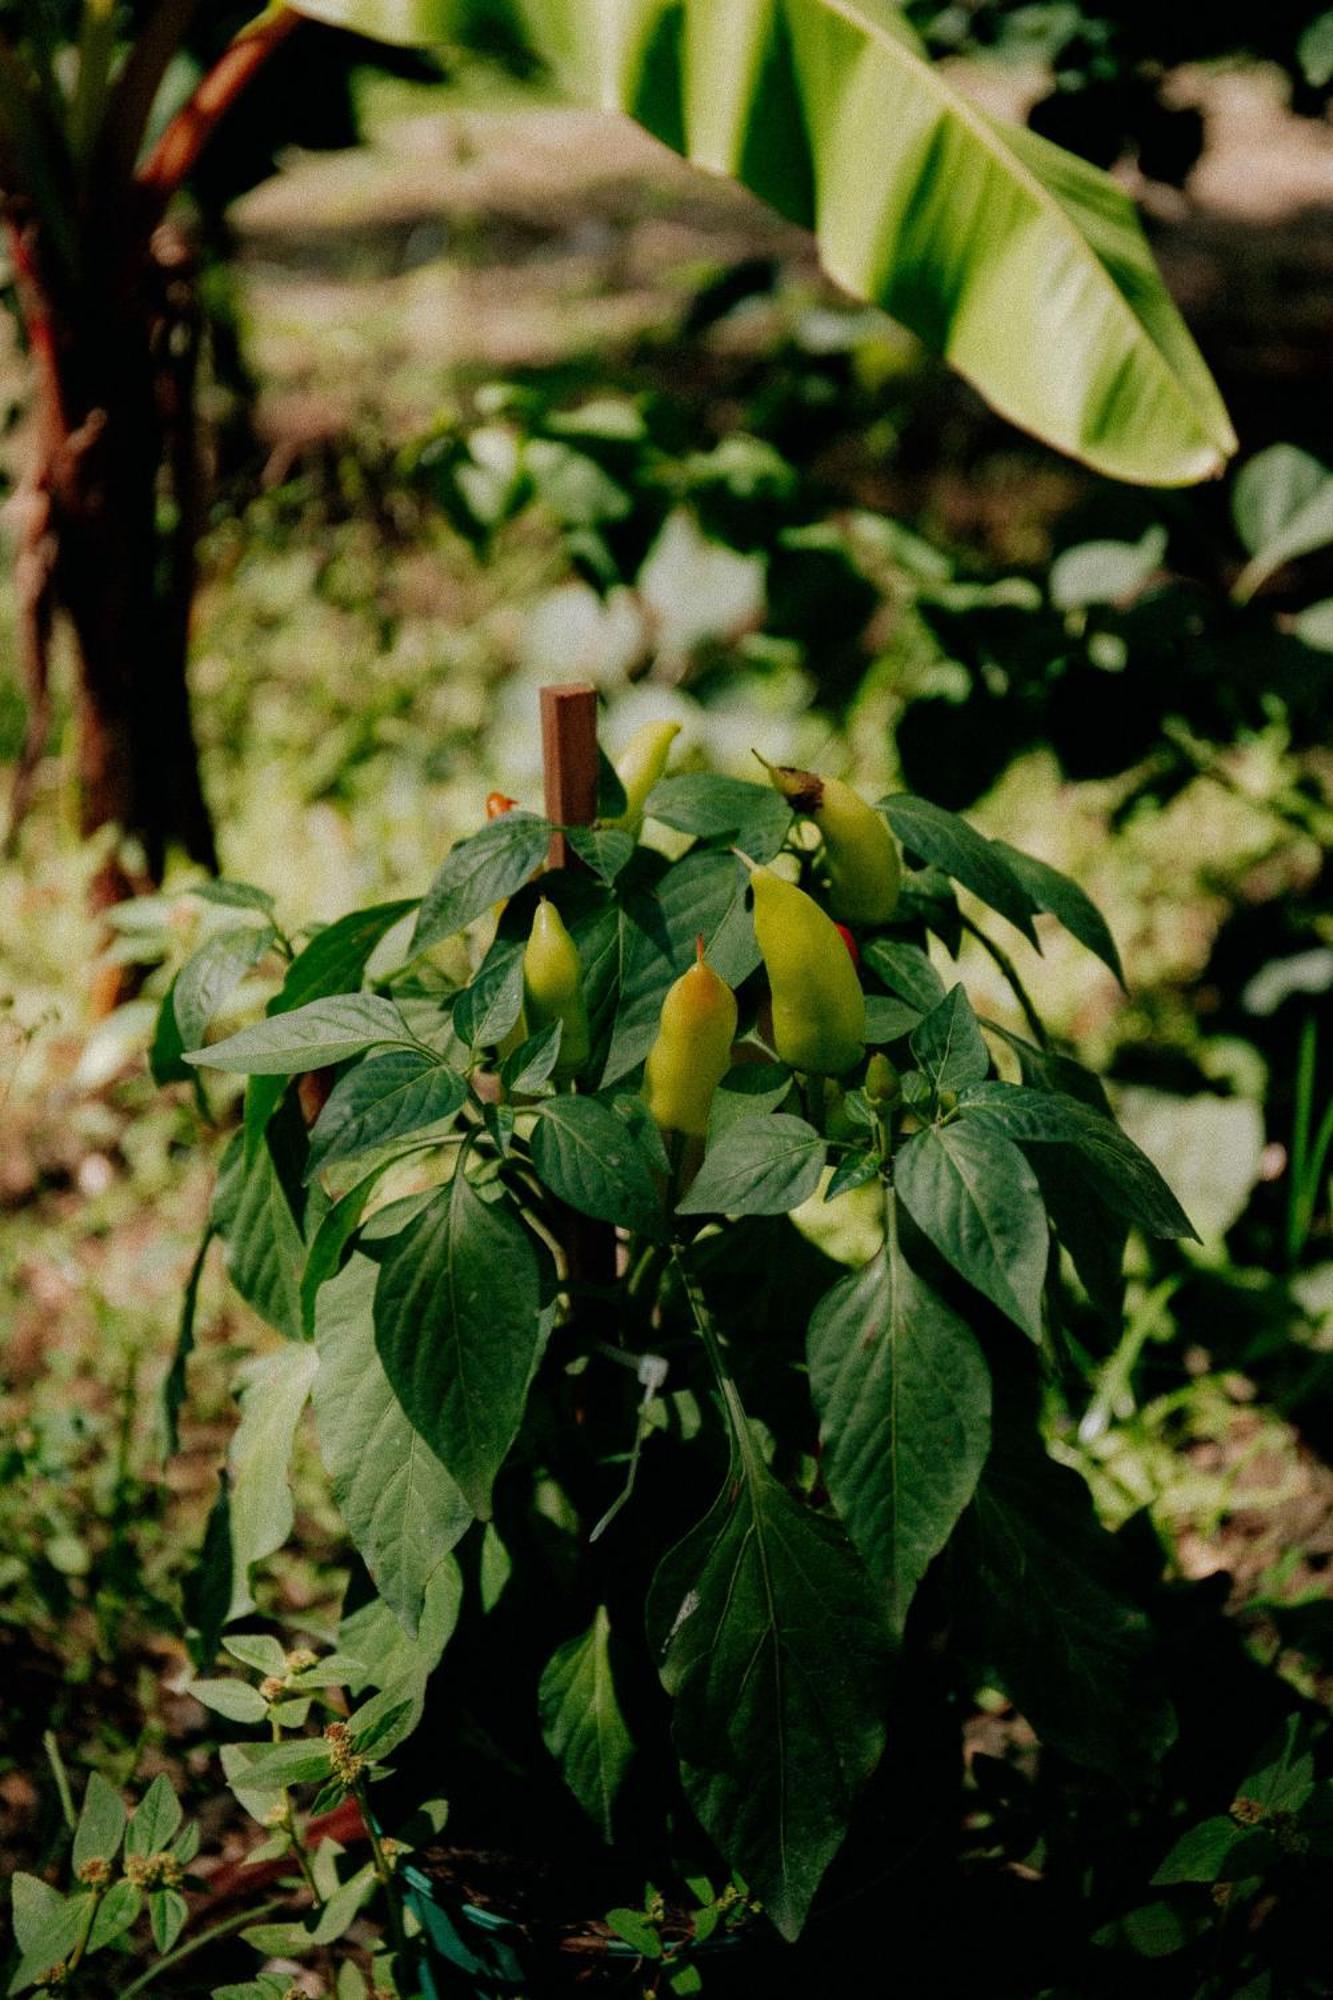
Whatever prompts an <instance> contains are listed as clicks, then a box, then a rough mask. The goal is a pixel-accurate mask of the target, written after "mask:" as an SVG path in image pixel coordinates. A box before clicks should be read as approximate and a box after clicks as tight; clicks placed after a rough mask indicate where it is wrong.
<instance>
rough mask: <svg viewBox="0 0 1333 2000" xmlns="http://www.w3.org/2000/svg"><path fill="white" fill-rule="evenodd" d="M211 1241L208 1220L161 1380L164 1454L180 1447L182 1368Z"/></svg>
mask: <svg viewBox="0 0 1333 2000" xmlns="http://www.w3.org/2000/svg"><path fill="white" fill-rule="evenodd" d="M212 1241H213V1225H212V1223H211V1222H209V1223H206V1224H205V1227H204V1233H203V1236H202V1237H201V1238H200V1241H199V1248H198V1249H197V1250H196V1251H195V1253H194V1262H193V1263H192V1264H191V1265H190V1274H189V1276H188V1277H187V1278H186V1280H185V1291H184V1294H183V1295H182V1298H181V1313H180V1319H179V1320H178V1322H177V1325H176V1344H175V1346H174V1347H173V1349H172V1351H171V1362H170V1365H169V1366H168V1368H167V1372H166V1375H165V1376H164V1377H163V1381H162V1456H163V1457H164V1458H171V1457H173V1456H174V1455H175V1453H176V1452H178V1451H179V1450H180V1413H181V1407H182V1405H183V1404H184V1402H185V1371H186V1368H187V1366H188V1364H189V1359H190V1356H191V1355H192V1354H193V1352H194V1322H195V1317H196V1315H197V1313H198V1310H199V1286H200V1284H201V1282H202V1280H203V1275H204V1263H205V1261H206V1259H207V1257H208V1252H209V1246H210V1245H211V1243H212Z"/></svg>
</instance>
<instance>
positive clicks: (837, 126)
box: [301, 0, 1235, 810]
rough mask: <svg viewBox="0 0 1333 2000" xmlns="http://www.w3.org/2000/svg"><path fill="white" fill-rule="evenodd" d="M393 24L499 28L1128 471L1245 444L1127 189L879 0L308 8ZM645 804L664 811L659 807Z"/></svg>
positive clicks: (352, 22)
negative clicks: (1027, 121) (1019, 118)
mask: <svg viewBox="0 0 1333 2000" xmlns="http://www.w3.org/2000/svg"><path fill="white" fill-rule="evenodd" d="M301 11H302V12H304V13H308V14H311V15H313V16H315V18H317V19H320V20H326V21H332V22H335V23H337V24H338V25H340V26H343V27H355V28H357V29H358V30H360V31H361V32H363V33H365V34H369V35H376V34H378V35H380V36H382V37H383V38H385V39H390V40H399V39H407V40H412V41H416V40H422V41H427V40H438V41H450V40H463V41H466V40H468V39H469V38H470V37H475V36H478V35H482V36H485V37H487V38H488V40H489V42H490V45H491V46H494V41H495V37H496V35H497V34H501V35H504V34H507V35H508V36H509V38H510V39H511V40H512V41H513V42H514V43H516V44H518V45H519V46H520V47H526V48H528V49H531V50H532V51H534V52H535V53H536V54H537V55H538V56H540V57H542V58H543V59H544V60H545V61H546V62H548V63H549V65H550V66H551V68H552V69H553V70H554V72H555V75H556V78H557V81H558V82H559V83H560V84H561V85H562V86H563V88H564V89H565V90H566V91H567V92H568V94H569V95H570V96H571V97H573V98H575V99H577V100H580V101H583V102H586V103H589V104H594V105H597V106H600V107H601V108H602V109H603V110H605V111H609V112H628V113H629V114H630V116H631V117H634V118H637V119H638V120H639V121H640V122H641V123H642V124H643V125H645V126H646V127H647V129H648V130H649V131H650V132H652V133H653V134H654V135H655V136H656V137H657V138H658V139H661V140H663V141H665V143H666V144H667V145H669V146H672V147H674V148H675V150H676V151H677V152H680V153H683V154H685V156H686V157H687V158H689V159H691V160H693V161H694V162H695V163H696V164H697V165H699V166H701V167H704V168H707V169H709V170H710V171H712V172H714V173H720V174H727V175H730V176H731V177H732V178H734V179H736V180H738V181H740V182H741V183H742V184H743V185H744V186H746V187H748V188H749V189H750V190H751V191H752V192H753V193H755V194H757V195H759V196H760V198H761V199H762V200H764V201H767V202H768V203H770V204H771V205H772V206H773V207H774V208H777V209H778V210H780V211H781V213H782V214H784V215H786V216H788V217H789V218H790V219H791V220H792V221H794V222H798V223H800V224H802V225H803V226H805V227H806V228H809V229H812V230H813V231H814V232H815V235H816V239H817V241H818V244H819V247H820V251H821V253H822V256H823V261H824V263H825V265H826V267H827V269H828V270H829V272H830V273H831V275H832V276H833V277H834V278H835V279H836V280H837V281H838V283H839V284H841V285H843V286H844V287H845V288H846V289H847V290H848V291H850V292H852V293H854V294H855V295H856V296H857V297H860V298H864V299H870V300H872V301H874V303H876V304H877V305H881V306H883V307H884V308H885V309H886V310H887V311H888V312H890V313H892V314H893V315H894V317H895V318H897V319H899V320H901V321H902V323H903V324H904V325H905V326H907V327H910V328H911V330H912V332H913V333H915V334H916V335H917V336H918V337H919V338H920V339H921V340H923V341H924V342H925V343H926V345H927V346H928V347H930V348H932V349H933V350H935V352H937V353H939V354H942V355H943V356H944V358H945V360H947V361H948V362H949V363H950V364H951V366H953V367H954V368H956V369H957V370H958V371H959V372H960V373H961V374H962V375H964V376H965V377H967V379H968V380H969V381H971V382H972V383H973V384H974V385H975V386H976V387H977V388H978V389H979V390H980V391H981V393H982V395H984V396H985V397H986V398H987V399H988V401H990V402H991V403H992V404H993V405H994V406H995V408H996V409H997V410H999V411H1000V412H1001V413H1002V414H1003V415H1004V416H1006V417H1008V418H1010V419H1011V420H1012V421H1013V422H1014V423H1017V424H1020V425H1022V426H1023V427H1024V428H1025V429H1027V430H1030V431H1032V432H1034V433H1035V435H1036V436H1038V437H1040V438H1043V439H1045V440H1046V442H1047V443H1049V444H1053V445H1055V446H1056V447H1057V448H1058V449H1060V450H1062V451H1066V452H1069V453H1070V454H1072V455H1073V456H1074V457H1076V458H1081V459H1084V460H1085V461H1086V462H1087V463H1088V464H1090V465H1093V466H1095V467H1097V468H1098V470H1100V471H1103V472H1107V473H1110V474H1111V475H1112V476H1113V477H1115V478H1119V479H1129V480H1137V481H1141V482H1143V483H1145V484H1149V485H1164V486H1171V485H1183V484H1189V483H1190V482H1192V481H1194V480H1199V479H1205V478H1208V477H1210V476H1211V475H1213V474H1215V473H1217V472H1218V471H1220V470H1221V467H1222V465H1223V463H1224V461H1225V459H1226V458H1227V456H1228V455H1229V454H1230V453H1231V452H1232V451H1233V450H1234V449H1235V439H1234V437H1233V435H1232V431H1231V426H1230V424H1229V423H1228V421H1227V416H1226V412H1225V410H1224V409H1223V407H1222V403H1221V400H1220V398H1219V396H1218V394H1217V391H1216V389H1215V387H1214V386H1213V383H1212V380H1211V378H1210V377H1209V375H1208V372H1207V369H1206V368H1205V367H1204V364H1203V362H1202V360H1201V359H1200V357H1199V355H1198V352H1197V350H1196V349H1195V347H1194V344H1193V342H1192V341H1191V339H1190V337H1189V334H1188V333H1187V332H1186V330H1185V327H1184V325H1183V323H1182V321H1181V319H1180V316H1179V314H1178V313H1177V312H1176V309H1175V307H1174V306H1173V304H1172V303H1171V300H1170V297H1169V295H1168V294H1167V292H1166V290H1165V288H1164V286H1163V285H1162V282H1161V279H1160V278H1159V276H1158V274H1157V272H1156V269H1155V268H1154V265H1153V262H1152V257H1151V254H1150V252H1149V250H1148V247H1147V244H1146V242H1145V239H1144V236H1143V232H1142V230H1141V228H1140V226H1139V223H1138V219H1137V217H1136V215H1135V212H1134V208H1133V204H1132V203H1131V201H1130V200H1129V198H1128V196H1127V195H1126V194H1125V193H1124V192H1123V191H1122V190H1121V189H1120V188H1119V187H1118V186H1117V185H1116V183H1115V182H1114V181H1112V180H1111V179H1109V177H1108V176H1107V175H1105V174H1103V173H1101V172H1099V171H1098V170H1097V169H1096V168H1093V167H1090V166H1087V165H1085V164H1084V162H1082V161H1081V160H1077V159H1075V158H1073V157H1072V156H1071V155H1070V154H1067V153H1063V152H1061V151H1060V150H1059V148H1058V147H1055V146H1052V145H1050V144H1049V143H1048V142H1047V141H1045V140H1043V139H1040V138H1038V137H1037V136H1036V135H1035V134H1033V133H1030V132H1027V131H1025V130H1023V129H1022V128H1020V127H1016V126H1008V125H1003V124H1001V123H1000V122H999V121H997V120H995V119H992V118H989V117H987V116H986V115H985V113H983V112H982V111H980V110H979V109H978V108H977V107H976V106H975V105H973V104H971V103H970V102H969V101H968V100H967V99H966V98H965V97H964V96H962V95H961V93H960V92H959V91H958V90H957V89H956V88H955V86H954V84H953V82H952V80H951V79H950V78H949V77H947V76H946V75H945V74H944V73H943V72H942V71H940V70H938V69H936V68H933V67H932V66H931V64H930V63H929V62H928V61H926V60H925V59H924V58H923V57H922V56H921V55H920V54H919V53H918V52H917V48H916V46H915V44H914V41H913V38H912V37H911V36H910V35H909V34H904V32H903V24H902V20H901V17H900V15H899V12H898V9H897V8H896V7H894V6H890V5H888V4H886V0H686V4H681V0H435V4H434V5H431V4H429V0H301ZM650 810H652V808H651V807H650Z"/></svg>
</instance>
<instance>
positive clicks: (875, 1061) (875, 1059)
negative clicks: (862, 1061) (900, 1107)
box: [866, 1053, 903, 1104]
mask: <svg viewBox="0 0 1333 2000" xmlns="http://www.w3.org/2000/svg"><path fill="white" fill-rule="evenodd" d="M902 1094H903V1086H902V1079H901V1078H900V1077H899V1075H898V1072H897V1070H896V1069H895V1068H894V1066H893V1064H892V1063H891V1062H890V1061H889V1059H888V1057H887V1056H886V1055H882V1054H878V1053H877V1054H875V1055H873V1056H871V1058H870V1061H869V1062H868V1063H867V1064H866V1096H867V1097H868V1098H869V1099H870V1102H871V1103H872V1104H896V1103H897V1102H898V1099H899V1098H900V1097H901V1096H902Z"/></svg>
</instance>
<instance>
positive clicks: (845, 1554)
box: [648, 1438, 889, 1938]
mask: <svg viewBox="0 0 1333 2000" xmlns="http://www.w3.org/2000/svg"><path fill="white" fill-rule="evenodd" d="M875 1595H876V1593H875V1591H874V1587H873V1586H872V1584H871V1582H870V1579H869V1578H868V1577H867V1575H866V1573H865V1571H864V1570H863V1568H862V1567H861V1562H860V1559H859V1558H858V1557H857V1555H856V1554H855V1553H854V1551H853V1550H852V1549H851V1548H850V1547H849V1546H848V1544H847V1542H846V1540H845V1539H844V1537H843V1534H842V1531H841V1530H840V1529H839V1528H838V1527H837V1526H836V1524H835V1523H833V1522H830V1521H825V1520H823V1519H821V1518H820V1517H819V1516H818V1515H816V1514H814V1513H812V1512H811V1510H810V1509H809V1508H808V1507H807V1506H806V1505H805V1504H804V1503H803V1502H802V1501H800V1500H797V1499H793V1498H792V1496H791V1495H790V1494H788V1493H787V1492H786V1491H785V1490H784V1489H783V1488H782V1487H781V1486H779V1485H778V1483H777V1481H776V1480H775V1479H774V1478H773V1476H772V1475H771V1473H769V1472H768V1471H767V1469H766V1468H765V1467H764V1465H763V1464H762V1463H761V1461H760V1460H759V1457H758V1454H757V1452H756V1451H755V1449H754V1447H753V1445H752V1444H751V1442H750V1441H749V1439H748V1438H746V1439H744V1440H742V1441H741V1443H740V1444H739V1446H738V1449H737V1451H736V1455H735V1456H734V1458H733V1461H732V1465H731V1470H730V1474H729V1477H728V1479H727V1483H726V1485H725V1486H724V1488H723V1490H722V1492H721V1494H720V1495H719V1497H718V1499H717V1501H716V1502H715V1504H714V1506H713V1508H712V1511H711V1512H710V1513H709V1514H708V1515H707V1517H706V1518H705V1519H704V1520H703V1521H702V1522H701V1523H700V1525H699V1526H698V1527H697V1528H695V1529H694V1530H693V1532H692V1533H691V1534H689V1535H687V1536H686V1538H685V1540H684V1541H683V1542H681V1543H679V1544H678V1545H677V1547H676V1548H674V1549H673V1550H672V1551H671V1553H670V1554H669V1555H668V1556H667V1557H666V1560H665V1561H664V1562H663V1563H662V1565H661V1567H660V1568H659V1570H658V1572H657V1575H656V1577H655V1578H654V1580H653V1585H652V1591H651V1594H650V1597H649V1602H648V1630H649V1634H650V1637H651V1639H652V1641H653V1644H654V1646H655V1647H656V1648H657V1649H658V1653H659V1659H660V1665H661V1673H662V1680H663V1683H664V1685H665V1687H666V1689H667V1692H668V1694H670V1695H671V1696H672V1697H673V1699H674V1702H675V1713H674V1722H673V1730H672V1734H673V1739H674V1742H675V1746H676V1751H677V1754H678V1756H679V1758H680V1764H681V1776H682V1779H683V1781H684V1785H685V1790H686V1793H687V1794H688V1796H689V1800H690V1803H691V1805H692V1806H693V1807H694V1810H695V1812H696V1813H697V1814H698V1816H699V1819H700V1820H701V1822H702V1823H703V1826H704V1828H705V1830H706V1831H707V1832H708V1834H709V1835H710V1837H711V1838H712V1839H713V1840H714V1841H716V1843H717V1845H718V1847H719V1848H720V1849H721V1851H722V1853H723V1855H724V1856H725V1857H726V1859H727V1860H728V1861H729V1862H730V1863H731V1865H732V1866H733V1867H734V1868H737V1869H739V1871H740V1872H741V1874H742V1875H743V1876H744V1877H745V1879H746V1880H747V1882H748V1883H749V1884H750V1887H751V1888H752V1889H753V1890H754V1892H755V1894H756V1895H757V1896H758V1897H759V1898H760V1900H761V1901H762V1902H763V1904H764V1907H765V1909H766V1911H767V1912H768V1915H769V1916H770V1917H771V1918H772V1920H773V1922H774V1923H775V1924H776V1925H777V1928H778V1930H779V1931H780V1932H781V1933H782V1935H783V1936H784V1937H786V1938H794V1937H795V1936H796V1935H797V1934H798V1932H799V1931H800V1929H801V1926H802V1925H803V1923H804V1922H805V1918H806V1914H807V1912H808V1910H809V1908H810V1903H811V1901H812V1899H813V1897H814V1894H815V1891H816V1889H817V1888H818V1887H819V1882H820V1878H821V1876H822V1875H823V1873H824V1870H825V1869H826V1868H827V1867H828V1864H829V1862H830V1861H831V1860H832V1859H833V1856H834V1855H835V1854H836V1853H837V1851H838V1848H839V1847H840V1845H841V1844H842V1839H843V1836H844V1834H845V1833H846V1831H847V1824H848V1820H849V1819H850V1817H851V1813H852V1809H853V1807H854V1805H855V1803H856V1798H857V1794H858V1793H859V1792H860V1789H861V1787H862V1785H863V1784H864V1783H865V1781H866V1779H867V1778H868V1777H869V1776H870V1773H871V1772H872V1771H873V1770H874V1768H875V1765H876V1764H877V1763H878V1761H879V1758H880V1753H881V1752H882V1750H883V1747H884V1713H885V1697H886V1682H887V1666H888V1655H889V1639H888V1633H887V1629H886V1628H885V1626H884V1624H883V1623H882V1621H881V1618H880V1614H879V1610H878V1607H877V1605H876V1603H875Z"/></svg>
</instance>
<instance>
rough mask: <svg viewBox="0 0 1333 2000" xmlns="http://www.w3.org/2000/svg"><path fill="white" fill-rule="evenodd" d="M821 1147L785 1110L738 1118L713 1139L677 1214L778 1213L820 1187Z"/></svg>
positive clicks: (811, 1130) (812, 1132)
mask: <svg viewBox="0 0 1333 2000" xmlns="http://www.w3.org/2000/svg"><path fill="white" fill-rule="evenodd" d="M825 1152H826V1147H825V1144H824V1141H823V1140H822V1139H821V1138H820V1136H819V1134H818V1132H816V1130H815V1128H814V1126H813V1125H807V1124H806V1122H805V1120H804V1118H796V1117H793V1115H792V1114H791V1113H790V1112H788V1111H775V1112H773V1113H771V1114H770V1115H769V1116H767V1117H750V1118H738V1119H737V1120H736V1121H735V1123H734V1124H729V1125H727V1126H726V1127H725V1128H724V1129H723V1130H722V1131H721V1132H720V1133H719V1135H718V1136H717V1138H716V1139H715V1140H714V1141H713V1143H712V1145H711V1146H710V1147H709V1149H708V1152H707V1154H706V1156H705V1158H704V1163H703V1166H702V1167H701V1168H700V1169H699V1174H698V1178H697V1179H696V1180H695V1183H694V1185H693V1187H692V1188H691V1189H690V1191H689V1193H688V1194H687V1195H686V1196H685V1198H684V1200H683V1201H679V1202H677V1204H676V1208H677V1212H678V1213H679V1214H681V1215H714V1214H722V1215H782V1214H784V1213H785V1212H786V1211H787V1210H789V1209H793V1208H799V1207H800V1205H801V1203H802V1202H803V1201H808V1200H809V1198H810V1196H811V1195H812V1194H813V1193H814V1191H815V1189H816V1188H817V1187H818V1186H819V1176H820V1174H821V1173H822V1172H823V1170H824V1156H825Z"/></svg>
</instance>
